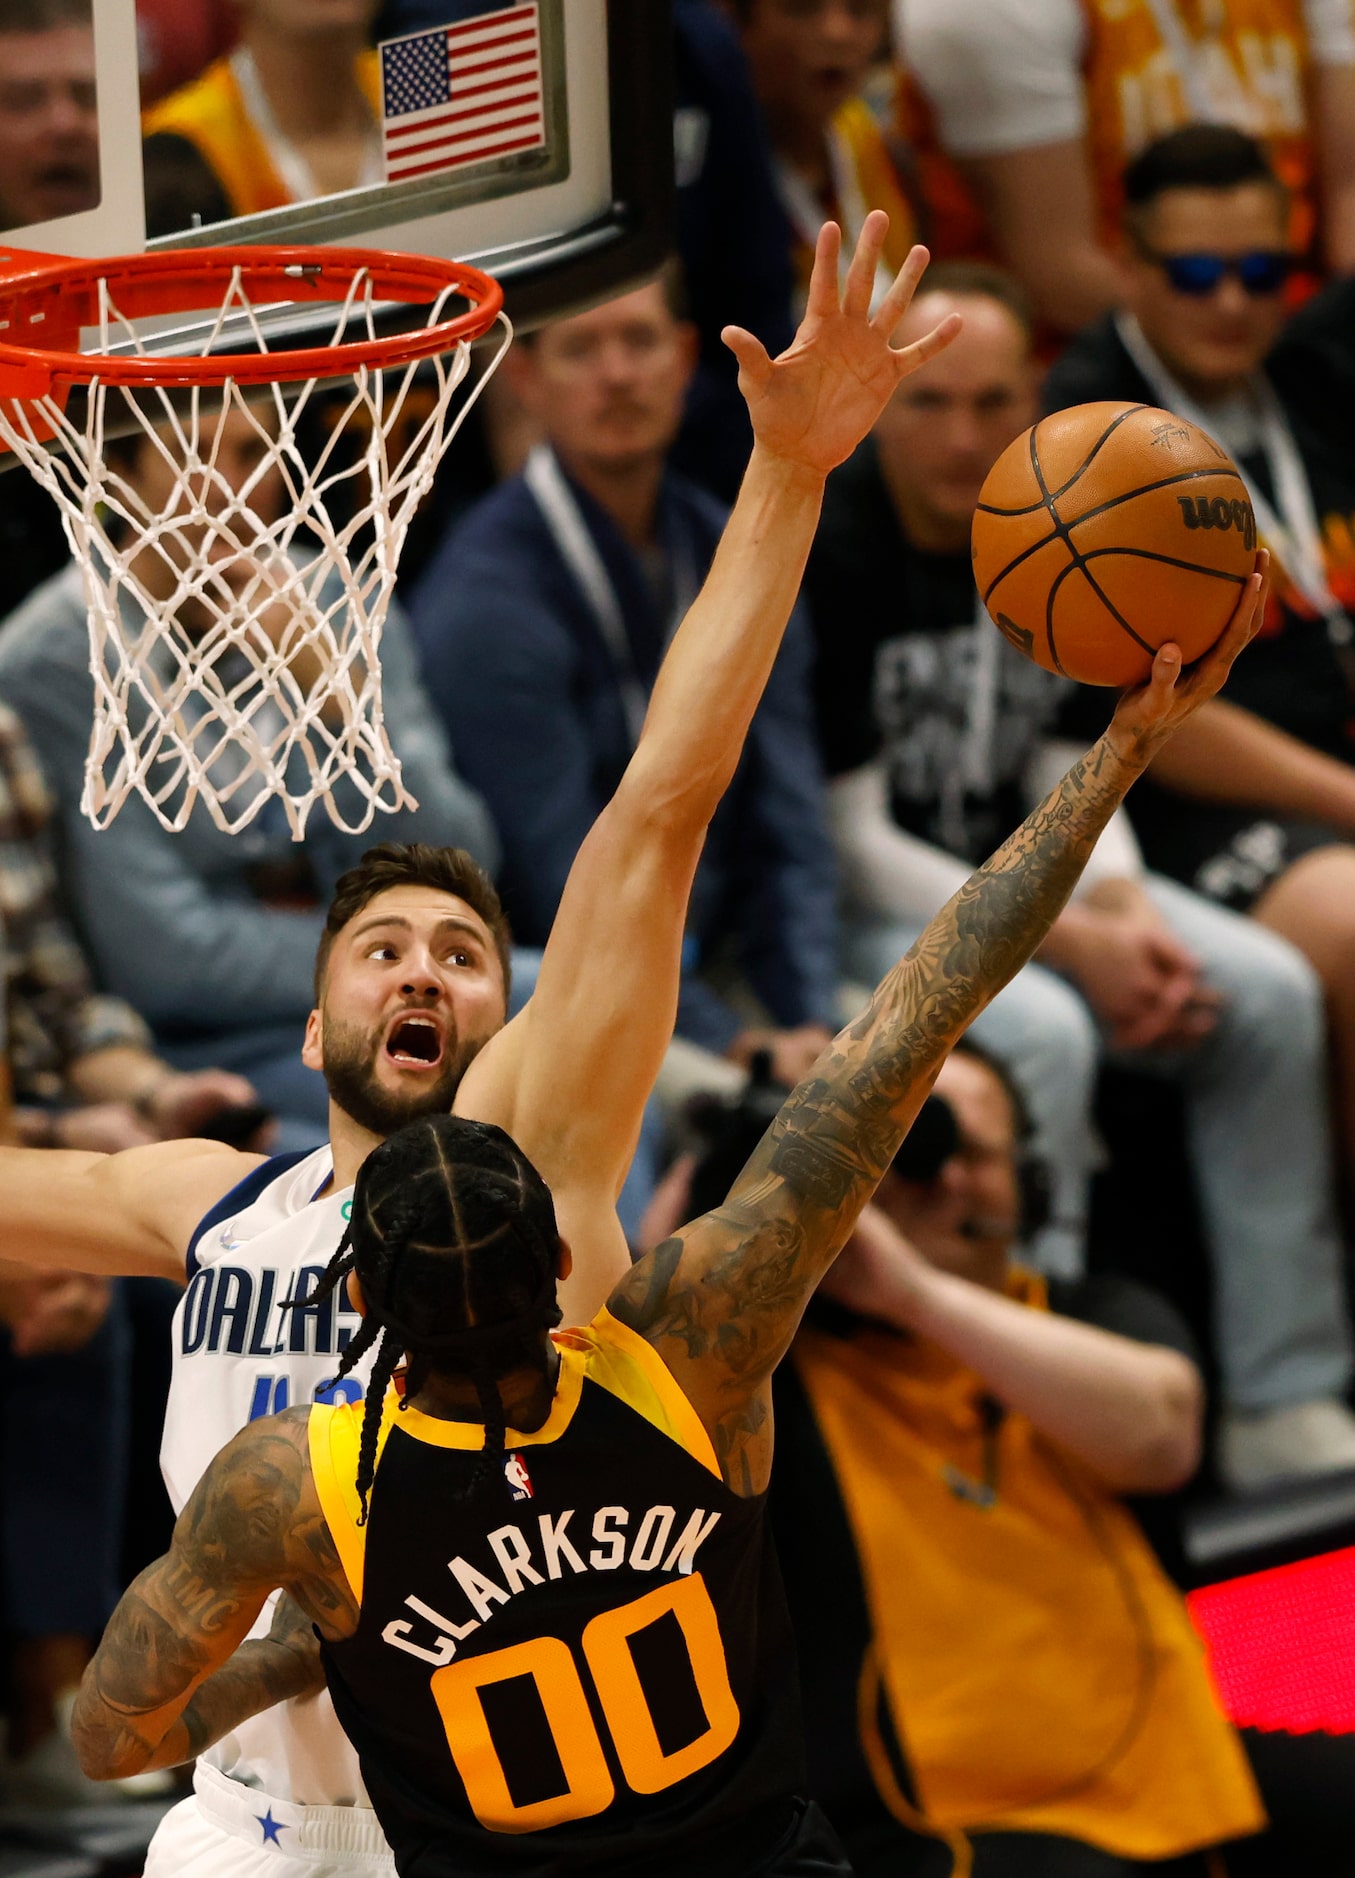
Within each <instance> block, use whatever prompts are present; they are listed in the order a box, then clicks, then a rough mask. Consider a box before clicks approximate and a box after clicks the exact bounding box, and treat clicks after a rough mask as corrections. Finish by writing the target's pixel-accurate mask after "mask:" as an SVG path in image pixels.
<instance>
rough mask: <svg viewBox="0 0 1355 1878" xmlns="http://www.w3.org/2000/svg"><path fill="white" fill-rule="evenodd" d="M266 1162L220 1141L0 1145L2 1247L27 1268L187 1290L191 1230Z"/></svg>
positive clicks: (7, 1256) (10, 1257) (0, 1243)
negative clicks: (109, 1149) (150, 1281)
mask: <svg viewBox="0 0 1355 1878" xmlns="http://www.w3.org/2000/svg"><path fill="white" fill-rule="evenodd" d="M262 1158H263V1157H262V1156H261V1155H257V1154H241V1153H239V1152H238V1151H237V1150H236V1149H234V1148H228V1147H225V1146H224V1145H223V1144H222V1143H220V1142H217V1141H156V1142H152V1143H151V1144H150V1145H149V1146H147V1147H144V1148H126V1149H124V1150H123V1152H122V1153H121V1154H91V1153H84V1152H80V1151H77V1150H74V1149H71V1150H66V1149H54V1148H4V1147H0V1246H3V1247H4V1254H5V1257H6V1258H7V1259H14V1260H16V1261H18V1262H19V1263H22V1264H25V1265H37V1266H44V1267H50V1268H55V1269H58V1270H62V1271H77V1272H96V1273H100V1274H103V1275H105V1276H107V1277H113V1278H173V1279H175V1280H177V1281H178V1282H179V1283H180V1284H182V1283H183V1279H184V1254H185V1252H186V1250H187V1247H188V1241H189V1239H190V1238H191V1236H192V1233H193V1229H194V1228H195V1227H196V1226H197V1224H198V1222H199V1220H201V1218H202V1216H203V1214H204V1213H206V1212H208V1211H209V1209H210V1208H211V1207H213V1206H215V1205H216V1203H217V1201H218V1200H220V1199H221V1198H222V1197H223V1196H224V1195H225V1194H227V1193H229V1192H230V1190H231V1188H232V1187H233V1186H235V1184H236V1182H237V1181H240V1180H243V1179H244V1177H245V1175H246V1174H247V1173H248V1172H249V1171H250V1169H251V1168H254V1167H257V1166H258V1165H259V1163H260V1161H261V1159H262Z"/></svg>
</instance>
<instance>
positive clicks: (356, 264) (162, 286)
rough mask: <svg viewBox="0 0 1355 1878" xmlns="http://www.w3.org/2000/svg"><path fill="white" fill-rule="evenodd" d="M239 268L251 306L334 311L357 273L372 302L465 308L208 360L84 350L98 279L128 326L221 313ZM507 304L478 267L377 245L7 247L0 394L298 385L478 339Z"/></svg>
mask: <svg viewBox="0 0 1355 1878" xmlns="http://www.w3.org/2000/svg"><path fill="white" fill-rule="evenodd" d="M237 270H238V271H239V275H240V279H241V284H242V285H243V286H244V287H245V289H246V291H247V292H248V294H249V296H250V298H251V300H253V301H255V302H256V303H257V302H260V301H266V302H270V303H276V302H279V301H285V302H291V303H293V304H297V305H301V304H305V303H306V302H312V303H314V302H321V301H326V302H328V303H329V304H330V305H333V306H336V307H337V306H339V305H341V304H342V303H343V301H344V300H345V299H346V298H347V296H348V293H349V291H350V289H351V287H352V283H353V277H354V275H355V274H357V273H359V272H365V273H366V274H367V275H368V276H369V278H370V281H371V289H372V297H373V298H374V299H376V300H381V301H396V302H404V303H406V304H410V305H428V304H430V303H431V302H433V301H435V300H436V299H437V298H438V297H439V295H441V294H443V293H446V292H447V291H448V290H451V291H453V292H455V293H457V294H458V295H461V296H462V297H464V298H465V299H467V300H468V301H469V302H470V306H469V307H468V309H467V310H466V311H465V312H464V313H459V314H457V315H456V317H455V318H453V319H444V320H438V321H436V322H435V323H434V324H433V325H431V326H420V327H418V328H417V329H416V330H414V331H411V332H404V333H396V334H392V335H389V336H387V337H385V338H380V339H371V338H367V339H354V340H342V341H340V342H338V343H337V344H334V345H325V346H303V347H300V348H298V349H297V350H295V351H286V352H262V353H261V352H221V353H214V354H212V355H210V356H207V357H199V356H194V355H175V354H173V353H163V354H158V355H156V356H155V357H153V358H143V357H137V356H132V357H127V358H123V357H109V356H107V355H105V354H103V353H85V352H81V350H80V333H81V330H82V329H84V328H88V327H91V326H97V325H98V323H99V318H100V313H99V284H100V282H107V284H108V289H109V296H110V298H111V299H112V301H113V302H114V304H115V305H116V307H117V310H118V312H119V313H120V314H121V315H122V316H123V317H124V318H125V319H129V320H134V319H142V318H147V317H151V316H154V315H162V314H167V313H183V314H187V313H199V314H203V315H208V314H211V313H213V312H217V311H219V310H220V305H221V298H222V295H223V294H224V293H225V292H226V291H227V289H228V288H229V287H230V284H231V280H232V276H233V275H234V274H235V273H236V271H237ZM212 289H215V294H216V297H215V300H213V298H212V291H211V290H212ZM199 290H202V291H199ZM364 298H365V295H364ZM502 306H503V289H502V288H501V287H500V286H499V283H498V282H497V281H496V280H495V279H494V278H493V277H492V276H491V275H489V274H486V273H484V272H482V270H481V269H480V268H478V267H470V266H467V265H465V264H464V263H462V262H459V261H441V260H436V259H434V258H432V257H431V256H427V255H415V254H393V253H388V252H385V251H383V250H381V249H377V248H326V247H271V248H270V247H258V248H253V247H250V248H245V247H239V248H191V249H167V250H165V251H164V252H162V253H156V254H132V255H122V256H118V257H115V258H113V259H111V260H99V261H84V260H68V259H65V258H63V257H60V256H52V255H46V254H25V253H20V252H18V251H15V250H11V251H10V252H9V253H8V255H6V254H4V253H3V252H0V397H8V398H19V399H29V398H39V397H42V396H44V395H46V394H47V393H49V392H51V391H52V390H54V389H55V388H57V387H69V386H71V385H82V384H90V383H92V382H93V381H94V380H96V379H97V380H98V381H99V382H100V383H101V384H107V385H125V386H128V387H136V386H140V387H142V388H143V389H144V388H151V387H156V386H163V387H180V388H182V387H191V386H194V385H222V384H225V383H226V382H227V381H228V380H230V381H233V382H235V383H237V384H291V383H295V382H296V381H298V380H300V379H307V378H334V377H338V376H341V375H342V374H344V373H346V372H353V371H359V370H361V369H363V368H364V367H366V368H368V369H370V370H379V369H380V368H381V367H383V366H400V365H409V364H412V363H414V361H416V360H418V359H425V358H432V357H434V356H436V354H438V353H440V352H450V351H451V350H452V349H453V348H454V347H456V346H459V345H461V344H462V343H463V342H465V341H467V340H471V339H477V338H479V336H480V335H481V334H482V333H484V332H486V331H487V330H488V329H489V327H490V326H491V325H493V323H494V321H495V319H496V318H497V317H498V315H499V312H500V310H501V308H502Z"/></svg>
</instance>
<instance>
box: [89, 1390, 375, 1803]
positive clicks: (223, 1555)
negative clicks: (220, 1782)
mask: <svg viewBox="0 0 1355 1878" xmlns="http://www.w3.org/2000/svg"><path fill="white" fill-rule="evenodd" d="M306 1440H307V1411H305V1410H299V1411H297V1410H294V1411H291V1412H290V1414H288V1415H283V1416H279V1417H276V1418H274V1419H273V1420H271V1421H269V1422H264V1423H258V1424H255V1425H253V1426H251V1427H250V1428H248V1429H246V1430H244V1431H243V1432H242V1433H241V1434H239V1435H237V1436H236V1438H235V1440H234V1441H232V1442H231V1443H230V1444H229V1446H228V1447H226V1448H224V1449H223V1450H222V1452H221V1453H220V1454H219V1455H218V1456H217V1457H216V1459H215V1460H214V1461H213V1463H212V1465H211V1467H210V1468H209V1469H208V1470H207V1473H206V1474H205V1475H204V1476H203V1478H202V1480H201V1481H200V1482H199V1485H198V1488H197V1490H196V1492H195V1493H194V1495H193V1497H192V1499H191V1500H190V1501H189V1503H188V1505H187V1506H186V1507H185V1508H184V1511H183V1513H182V1514H181V1515H180V1517H179V1520H178V1523H177V1524H176V1526H175V1529H174V1542H173V1545H172V1547H171V1549H170V1551H169V1552H168V1553H167V1554H166V1556H165V1557H164V1558H162V1559H158V1560H157V1561H156V1563H155V1564H154V1565H150V1566H148V1567H147V1568H146V1570H145V1571H144V1572H142V1573H141V1575H140V1577H139V1578H138V1579H137V1580H136V1582H135V1583H134V1584H133V1585H132V1586H131V1588H130V1589H129V1590H128V1591H127V1592H126V1593H125V1595H124V1596H123V1598H122V1600H121V1602H120V1603H119V1605H118V1608H117V1610H116V1611H115V1612H114V1613H113V1616H112V1618H111V1620H110V1622H109V1625H108V1628H107V1630H106V1631H105V1633H104V1637H103V1641H102V1642H101V1643H100V1645H99V1648H98V1651H97V1652H96V1654H95V1657H94V1660H93V1662H92V1663H91V1664H90V1666H89V1669H88V1670H87V1671H86V1673H85V1679H84V1682H83V1684H82V1685H81V1689H80V1694H79V1697H78V1699H77V1702H76V1707H75V1714H74V1717H73V1721H72V1729H73V1733H74V1736H75V1742H76V1748H77V1751H78V1752H79V1755H80V1760H81V1764H82V1765H83V1766H84V1768H85V1771H86V1772H87V1773H92V1774H94V1775H95V1776H96V1777H101V1778H105V1779H106V1778H109V1777H110V1776H113V1775H118V1774H125V1773H134V1772H137V1771H139V1770H140V1769H141V1768H144V1767H149V1766H162V1767H163V1766H172V1765H174V1764H176V1763H177V1762H178V1761H181V1760H185V1759H188V1758H191V1757H192V1756H193V1755H194V1754H196V1753H198V1752H199V1751H200V1750H201V1748H202V1747H203V1746H205V1745H206V1744H207V1742H208V1741H210V1740H215V1739H217V1738H218V1737H219V1736H220V1735H221V1734H223V1733H226V1732H227V1731H228V1730H229V1729H230V1728H232V1727H234V1726H236V1725H237V1724H238V1722H239V1721H241V1720H243V1719H244V1718H245V1717H246V1716H248V1715H251V1714H255V1713H257V1712H258V1711H259V1709H261V1708H268V1707H271V1706H272V1704H273V1703H274V1702H276V1701H280V1700H282V1699H283V1698H284V1697H285V1696H289V1695H298V1694H305V1693H307V1692H308V1691H309V1690H310V1689H311V1688H313V1687H315V1686H316V1684H317V1677H318V1660H317V1657H316V1652H315V1647H314V1639H313V1637H312V1636H311V1635H310V1623H311V1620H312V1619H314V1620H315V1621H316V1622H318V1623H319V1624H321V1626H322V1627H324V1629H325V1630H326V1633H327V1634H330V1635H347V1634H349V1633H350V1632H351V1631H352V1629H353V1627H354V1625H355V1623H356V1620H357V1608H356V1605H355V1603H354V1600H353V1597H352V1594H351V1592H350V1591H349V1588H348V1585H347V1582H346V1580H345V1579H344V1576H343V1572H342V1569H341V1567H340V1564H339V1560H338V1556H337V1553H336V1552H335V1548H334V1543H333V1540H332V1538H331V1536H330V1533H329V1529H328V1527H327V1526H326V1524H325V1521H324V1517H323V1514H322V1513H321V1511H320V1507H319V1503H318V1501H317V1499H316V1497H315V1491H314V1482H313V1481H312V1479H311V1475H310V1466H309V1455H308V1449H307V1445H306ZM277 1586H290V1587H291V1588H292V1589H293V1590H294V1591H295V1593H296V1599H297V1602H296V1603H293V1602H291V1600H289V1599H284V1600H282V1602H281V1604H280V1607H279V1616H278V1618H277V1620H276V1621H275V1623H274V1626H273V1630H272V1632H271V1634H270V1636H269V1637H268V1638H267V1639H259V1640H258V1641H256V1642H255V1643H253V1644H246V1643H245V1642H244V1639H245V1637H246V1635H247V1634H248V1632H249V1630H250V1627H251V1626H252V1624H253V1622H254V1620H255V1618H256V1617H257V1616H258V1613H259V1611H260V1610H261V1609H262V1607H263V1605H264V1602H265V1600H266V1599H267V1597H268V1596H269V1594H270V1593H271V1592H272V1591H273V1589H274V1588H275V1587H277ZM306 1613H309V1615H307V1614H306ZM237 1646H242V1647H240V1649H239V1654H238V1656H236V1657H235V1660H234V1661H233V1662H231V1663H230V1664H229V1665H227V1659H228V1658H230V1657H231V1654H232V1652H233V1651H235V1650H236V1649H237Z"/></svg>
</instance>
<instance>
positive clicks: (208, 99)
mask: <svg viewBox="0 0 1355 1878" xmlns="http://www.w3.org/2000/svg"><path fill="white" fill-rule="evenodd" d="M357 79H358V83H359V85H360V86H361V88H362V92H363V95H364V96H365V97H366V99H367V102H368V103H369V105H370V106H371V109H372V121H373V123H374V124H375V123H377V122H379V119H380V85H381V75H380V68H379V61H378V58H377V54H376V53H375V52H364V53H362V54H361V55H360V56H359V58H358V62H357ZM160 132H165V133H168V134H169V135H172V136H175V137H183V138H184V139H186V141H187V142H189V143H191V144H192V145H193V147H194V149H195V150H197V152H198V154H199V155H200V156H201V157H202V159H203V161H204V162H205V163H206V164H207V166H208V167H209V168H210V169H211V171H212V173H213V175H214V176H215V177H216V179H217V181H218V182H219V183H220V184H221V187H222V190H223V191H224V193H225V195H226V198H227V200H228V202H229V203H230V209H231V214H232V215H233V216H235V215H257V214H259V213H260V212H261V211H262V210H264V209H281V208H285V207H286V206H287V205H288V204H289V203H290V202H292V201H293V200H294V199H295V198H294V197H293V196H292V194H291V192H290V191H289V190H288V188H287V185H286V183H285V182H284V181H283V179H282V177H281V176H280V175H279V174H278V171H277V167H276V165H275V164H274V162H273V159H272V157H271V156H270V155H269V152H268V145H267V143H266V141H265V139H264V136H263V133H262V131H261V130H260V128H259V126H258V124H256V123H255V121H254V119H253V117H252V116H251V115H250V111H249V106H248V103H247V101H246V99H245V96H244V93H243V92H242V91H241V89H240V82H239V79H238V78H237V77H236V72H235V67H234V65H233V64H232V61H231V60H230V58H224V59H217V60H216V62H215V63H214V64H212V65H209V66H208V67H207V69H206V71H205V72H203V73H202V74H201V75H200V76H199V77H198V78H195V79H194V80H193V82H192V83H191V84H189V85H184V86H183V87H182V88H181V89H180V90H178V91H174V92H171V93H170V95H169V96H168V97H167V98H162V99H161V100H160V102H159V103H158V104H153V105H152V106H151V108H150V109H149V110H148V111H146V112H143V114H142V118H141V134H142V136H143V137H153V136H155V135H156V134H157V133H160Z"/></svg>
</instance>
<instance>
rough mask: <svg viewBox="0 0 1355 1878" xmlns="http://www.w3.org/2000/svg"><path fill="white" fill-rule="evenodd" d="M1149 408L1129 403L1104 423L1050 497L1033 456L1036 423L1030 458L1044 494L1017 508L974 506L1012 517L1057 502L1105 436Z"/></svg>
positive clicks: (1089, 462)
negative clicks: (1076, 463)
mask: <svg viewBox="0 0 1355 1878" xmlns="http://www.w3.org/2000/svg"><path fill="white" fill-rule="evenodd" d="M1151 408H1152V407H1151V405H1147V404H1131V405H1130V406H1129V408H1128V409H1127V410H1124V411H1121V412H1120V414H1119V416H1118V417H1113V418H1112V419H1111V421H1110V422H1109V424H1107V425H1106V428H1105V429H1104V430H1103V431H1102V432H1101V435H1100V436H1099V437H1098V438H1097V439H1096V442H1095V443H1094V444H1093V445H1092V447H1091V449H1090V450H1089V451H1088V452H1087V454H1086V456H1085V457H1083V459H1082V461H1081V462H1080V463H1079V464H1078V466H1077V468H1076V469H1075V470H1074V471H1073V473H1072V475H1071V476H1070V477H1069V478H1068V480H1067V482H1066V483H1063V484H1062V485H1061V486H1060V487H1059V488H1058V489H1056V490H1054V492H1053V495H1052V497H1050V493H1049V491H1048V489H1046V488H1045V480H1044V477H1043V475H1042V474H1041V472H1040V467H1039V461H1038V458H1035V430H1038V429H1039V425H1038V424H1037V425H1036V426H1035V429H1034V430H1032V432H1031V455H1032V458H1035V461H1034V464H1033V467H1034V469H1035V474H1036V478H1037V480H1038V481H1039V484H1040V488H1041V489H1042V490H1044V495H1043V496H1042V498H1041V500H1040V501H1038V502H1028V503H1026V505H1025V506H1024V507H1023V508H1019V509H996V508H994V507H993V505H992V504H991V503H990V502H979V503H976V504H975V507H976V508H978V509H981V510H982V511H983V513H984V514H985V515H1005V516H1013V517H1015V516H1021V515H1034V514H1035V513H1036V512H1037V510H1039V509H1043V508H1047V507H1048V506H1049V501H1050V500H1053V501H1055V502H1057V501H1058V499H1059V497H1060V496H1062V495H1066V494H1067V493H1068V491H1069V490H1070V489H1071V488H1072V486H1073V484H1074V483H1075V482H1076V481H1077V480H1078V478H1079V477H1080V476H1085V475H1086V473H1087V471H1088V470H1089V469H1090V468H1091V466H1092V464H1093V463H1094V462H1095V461H1096V456H1097V452H1098V451H1099V450H1100V449H1101V448H1102V446H1103V445H1104V444H1105V441H1106V439H1107V437H1109V436H1111V435H1112V433H1113V432H1114V431H1116V430H1118V429H1119V427H1120V425H1121V424H1123V423H1124V422H1125V421H1126V419H1128V418H1131V417H1133V415H1134V413H1135V412H1136V411H1147V410H1151ZM1044 421H1046V422H1047V421H1048V420H1047V419H1046V420H1044Z"/></svg>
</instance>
